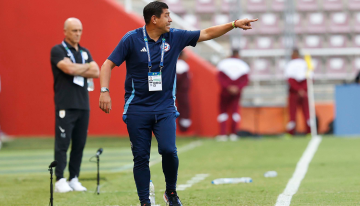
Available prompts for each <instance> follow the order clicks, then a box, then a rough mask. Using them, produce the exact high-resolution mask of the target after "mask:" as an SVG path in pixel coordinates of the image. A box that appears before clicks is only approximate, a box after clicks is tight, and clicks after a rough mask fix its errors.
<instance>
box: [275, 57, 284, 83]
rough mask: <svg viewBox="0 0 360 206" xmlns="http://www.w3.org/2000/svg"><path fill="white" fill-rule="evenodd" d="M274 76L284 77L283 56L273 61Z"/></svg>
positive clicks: (277, 77)
mask: <svg viewBox="0 0 360 206" xmlns="http://www.w3.org/2000/svg"><path fill="white" fill-rule="evenodd" d="M275 65H276V67H275V77H276V79H285V66H286V60H285V59H284V58H282V59H278V60H277V61H276V63H275Z"/></svg>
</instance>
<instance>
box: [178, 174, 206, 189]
mask: <svg viewBox="0 0 360 206" xmlns="http://www.w3.org/2000/svg"><path fill="white" fill-rule="evenodd" d="M207 176H209V174H197V175H195V176H194V177H193V178H191V179H190V180H188V181H187V182H186V184H182V185H178V186H177V187H176V190H178V191H180V190H185V189H186V188H188V187H192V186H193V184H196V183H198V182H200V181H202V180H204V179H205V178H206V177H207Z"/></svg>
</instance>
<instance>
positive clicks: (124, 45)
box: [108, 34, 129, 66]
mask: <svg viewBox="0 0 360 206" xmlns="http://www.w3.org/2000/svg"><path fill="white" fill-rule="evenodd" d="M128 37H129V35H128V34H126V35H125V36H124V37H123V38H122V39H121V40H120V42H119V44H118V45H117V46H116V47H115V49H114V51H113V52H112V53H111V54H110V56H109V57H108V60H110V61H112V62H114V64H116V66H120V65H121V64H122V63H123V62H124V61H125V60H126V58H127V55H128V50H129V38H128Z"/></svg>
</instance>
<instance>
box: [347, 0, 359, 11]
mask: <svg viewBox="0 0 360 206" xmlns="http://www.w3.org/2000/svg"><path fill="white" fill-rule="evenodd" d="M347 7H348V8H349V10H355V11H358V10H359V9H360V1H359V0H348V5H347Z"/></svg>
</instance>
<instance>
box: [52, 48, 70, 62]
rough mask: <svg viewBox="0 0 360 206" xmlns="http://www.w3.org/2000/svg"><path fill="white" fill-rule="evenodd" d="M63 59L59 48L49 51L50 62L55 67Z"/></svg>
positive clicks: (63, 55) (62, 53)
mask: <svg viewBox="0 0 360 206" xmlns="http://www.w3.org/2000/svg"><path fill="white" fill-rule="evenodd" d="M64 57H66V55H65V53H64V51H63V50H62V49H61V48H60V47H58V46H54V47H53V48H52V49H51V56H50V60H51V63H52V64H54V65H57V64H58V63H59V61H61V60H63V59H64Z"/></svg>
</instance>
